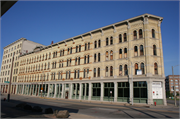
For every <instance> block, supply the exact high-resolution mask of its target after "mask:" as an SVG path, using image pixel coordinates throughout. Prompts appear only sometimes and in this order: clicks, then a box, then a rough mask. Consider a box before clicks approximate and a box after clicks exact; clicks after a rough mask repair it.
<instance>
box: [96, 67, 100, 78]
mask: <svg viewBox="0 0 180 119" xmlns="http://www.w3.org/2000/svg"><path fill="white" fill-rule="evenodd" d="M97 77H100V68H98V76H97Z"/></svg>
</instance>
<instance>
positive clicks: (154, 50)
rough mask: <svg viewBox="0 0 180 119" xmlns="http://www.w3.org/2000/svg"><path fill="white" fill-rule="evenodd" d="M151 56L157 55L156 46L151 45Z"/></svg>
mask: <svg viewBox="0 0 180 119" xmlns="http://www.w3.org/2000/svg"><path fill="white" fill-rule="evenodd" d="M153 55H157V52H156V45H153Z"/></svg>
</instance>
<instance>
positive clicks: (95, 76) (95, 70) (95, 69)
mask: <svg viewBox="0 0 180 119" xmlns="http://www.w3.org/2000/svg"><path fill="white" fill-rule="evenodd" d="M94 77H96V68H94Z"/></svg>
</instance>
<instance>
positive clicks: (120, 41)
mask: <svg viewBox="0 0 180 119" xmlns="http://www.w3.org/2000/svg"><path fill="white" fill-rule="evenodd" d="M119 43H122V35H121V34H119Z"/></svg>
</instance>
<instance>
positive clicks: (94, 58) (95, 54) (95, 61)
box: [94, 54, 96, 62]
mask: <svg viewBox="0 0 180 119" xmlns="http://www.w3.org/2000/svg"><path fill="white" fill-rule="evenodd" d="M94 62H96V54H94Z"/></svg>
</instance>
